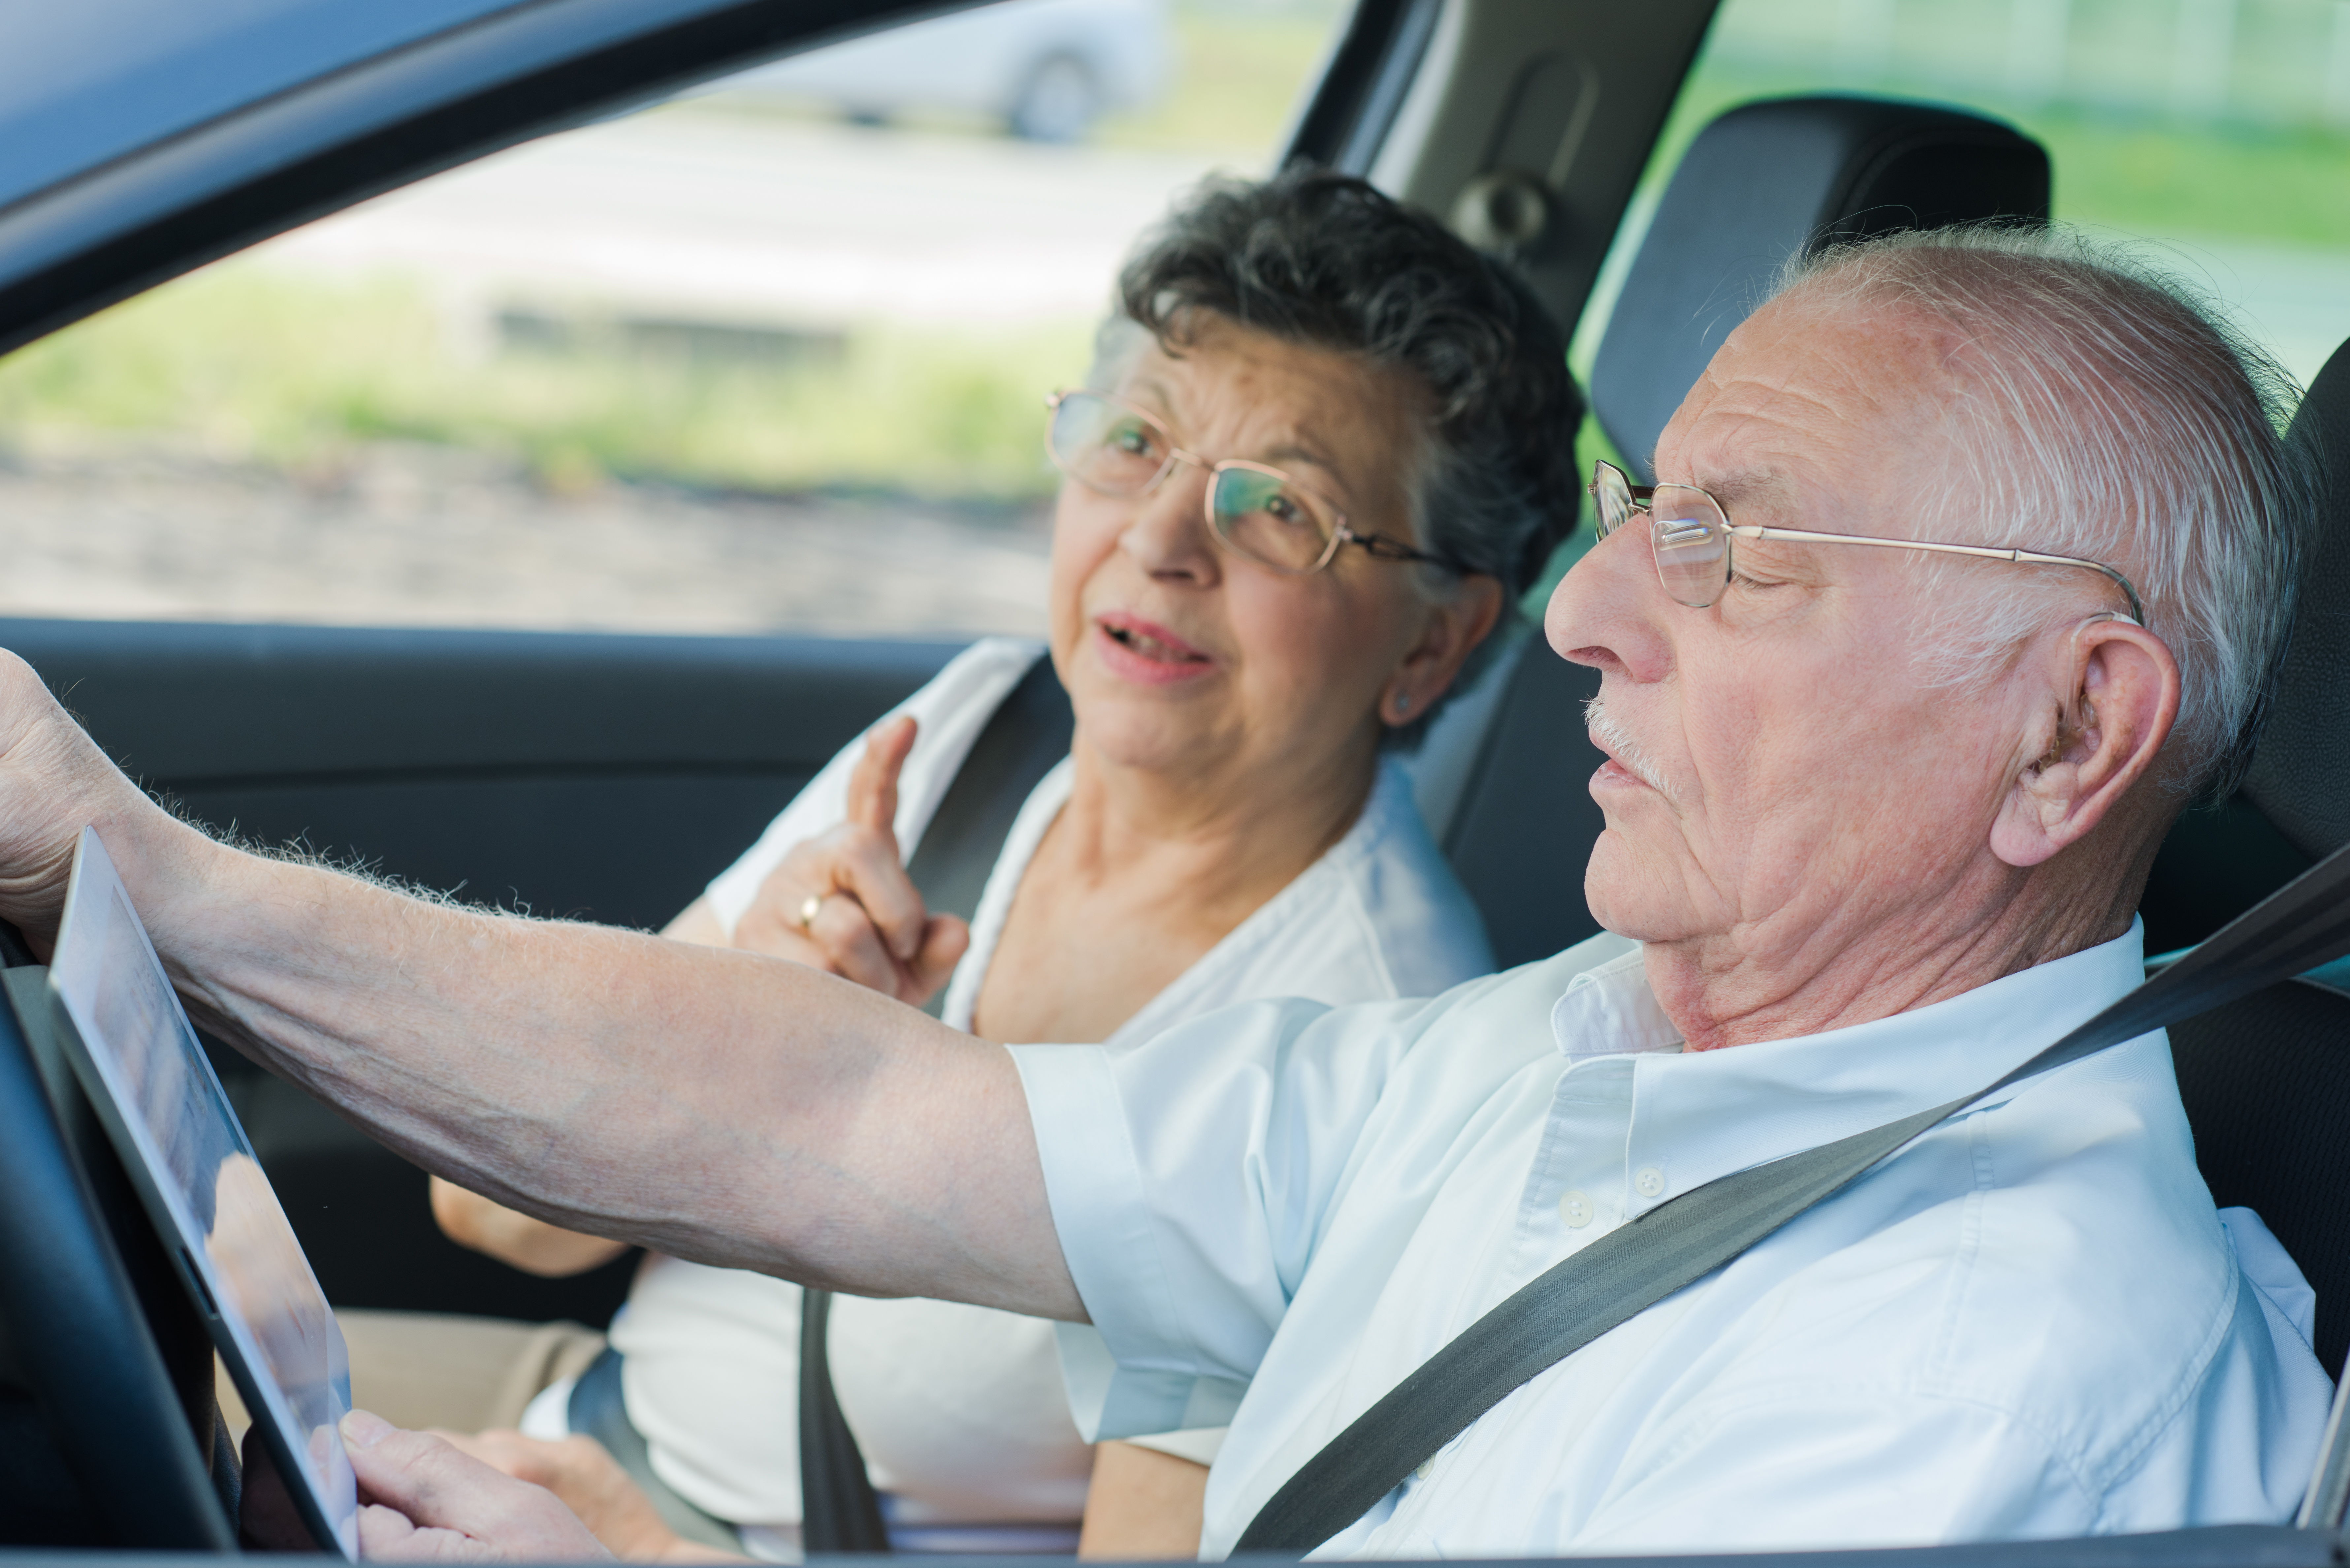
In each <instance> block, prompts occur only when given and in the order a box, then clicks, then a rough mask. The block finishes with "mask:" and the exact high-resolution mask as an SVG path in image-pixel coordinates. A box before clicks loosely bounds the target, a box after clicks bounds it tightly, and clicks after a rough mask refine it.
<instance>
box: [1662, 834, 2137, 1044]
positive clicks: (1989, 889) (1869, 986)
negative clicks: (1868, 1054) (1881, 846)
mask: <svg viewBox="0 0 2350 1568" xmlns="http://www.w3.org/2000/svg"><path fill="white" fill-rule="evenodd" d="M2158 844H2159V835H2153V836H2148V837H2147V839H2146V841H2145V843H2144V844H2143V846H2140V847H2138V848H2137V849H2135V850H2134V851H2132V852H2130V853H2128V854H2126V855H2115V856H2108V857H2102V858H2101V857H2090V856H2084V857H2081V858H2080V859H2078V860H2074V861H2069V862H2068V861H2067V860H2066V858H2065V857H2064V856H2059V857H2056V858H2055V859H2054V860H2052V861H2049V862H2046V863H2044V864H2043V865H2041V866H2038V867H2032V868H2031V869H2029V870H2023V871H2019V870H2017V869H2015V868H2013V867H2007V866H2003V865H2001V864H2000V863H1999V862H1997V861H1995V860H1992V859H1991V857H1988V856H1985V857H1981V859H1980V860H1979V861H1977V862H1975V863H1972V864H1970V865H1969V866H1967V867H1960V868H1957V871H1956V874H1955V875H1953V876H1952V877H1950V878H1949V879H1948V880H1947V881H1946V882H1945V883H1943V884H1941V885H1939V886H1934V887H1929V888H1903V889H1875V890H1871V889H1866V888H1860V889H1854V890H1852V891H1851V892H1850V893H1849V894H1848V895H1846V896H1843V897H1841V898H1839V899H1838V901H1837V903H1836V904H1835V908H1833V909H1830V910H1828V911H1826V912H1825V914H1824V916H1822V918H1818V919H1801V918H1800V917H1799V916H1796V915H1795V914H1794V912H1789V914H1788V915H1787V916H1783V917H1782V918H1780V919H1765V920H1759V921H1756V922H1754V923H1752V925H1749V926H1743V927H1739V928H1735V929H1731V930H1730V931H1727V932H1721V933H1710V934H1707V935H1702V936H1697V937H1691V938H1687V939H1683V940H1673V941H1653V942H1650V943H1648V945H1647V947H1646V950H1645V964H1646V970H1647V974H1648V985H1649V988H1650V990H1652V991H1653V992H1655V993H1656V997H1657V1001H1658V1003H1659V1005H1660V1006H1661V1007H1662V1008H1663V1009H1664V1011H1665V1013H1666V1015H1667V1016H1668V1017H1669V1018H1671V1019H1672V1020H1673V1022H1674V1023H1676V1024H1677V1025H1679V1028H1680V1030H1681V1035H1682V1038H1683V1039H1684V1040H1686V1041H1687V1042H1688V1043H1689V1048H1690V1050H1692V1051H1711V1050H1715V1049H1719V1048H1720V1047H1721V1046H1725V1045H1744V1044H1753V1043H1755V1042H1758V1041H1764V1040H1787V1039H1793V1038H1795V1037H1797V1036H1799V1035H1805V1034H1818V1033H1825V1032H1826V1031H1829V1030H1832V1029H1845V1028H1850V1027H1852V1026H1853V1025H1856V1024H1860V1023H1872V1022H1874V1021H1876V1020H1877V1019H1880V1018H1889V1017H1891V1016H1892V1015H1894V1014H1895V1013H1898V1012H1909V1011H1911V1010H1913V1009H1915V1008H1919V1007H1926V1006H1930V1005H1931V1004H1932V1003H1934V1002H1942V1001H1947V1000H1948V999H1949V998H1950V997H1953V996H1958V995H1960V994H1962V993H1964V992H1970V991H1972V990H1974V989H1976V988H1977V987H1978V986H1983V985H1988V984H1990V983H1991V981H1996V980H2001V979H2003V978H2005V977H2006V976H2008V975H2011V974H2016V973H2019V972H2021V971H2024V970H2027V969H2031V968H2033V967H2034V966H2035V965H2039V964H2043V963H2047V962H2049V961H2052V960H2054V959H2059V958H2064V957H2065V956H2067V955H2069V954H2072V953H2075V952H2079V951H2081V950H2084V949H2086V948H2091V947H2095V946H2096V945H2098V944H2099V943H2102V942H2108V941H2111V940H2114V939H2116V937H2119V936H2121V935H2122V934H2123V933H2124V932H2126V931H2127V930H2128V929H2129V926H2130V921H2131V919H2133V918H2134V917H2135V915H2136V913H2137V902H2138V898H2139V895H2140V894H2141V893H2142V892H2143V890H2144V888H2145V886H2146V877H2147V871H2148V869H2149V868H2150V867H2151V866H2152V864H2153V858H2154V850H2155V848H2156V847H2157V846H2158ZM2080 847H2082V848H2086V847H2087V846H2080ZM1871 891H1875V892H1876V893H1877V894H1878V895H1879V898H1880V899H1881V905H1880V907H1879V908H1878V909H1874V910H1872V909H1869V908H1868V907H1867V905H1866V900H1867V899H1868V897H1869V894H1870V893H1871Z"/></svg>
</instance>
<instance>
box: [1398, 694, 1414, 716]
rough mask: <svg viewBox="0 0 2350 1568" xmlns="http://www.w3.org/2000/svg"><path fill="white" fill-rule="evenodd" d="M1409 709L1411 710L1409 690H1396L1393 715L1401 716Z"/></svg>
mask: <svg viewBox="0 0 2350 1568" xmlns="http://www.w3.org/2000/svg"><path fill="white" fill-rule="evenodd" d="M1410 711H1411V693H1410V692H1409V691H1399V692H1397V693H1396V694H1395V716H1396V717H1397V718H1399V719H1400V718H1402V717H1403V716H1404V715H1405V714H1406V713H1409V712H1410Z"/></svg>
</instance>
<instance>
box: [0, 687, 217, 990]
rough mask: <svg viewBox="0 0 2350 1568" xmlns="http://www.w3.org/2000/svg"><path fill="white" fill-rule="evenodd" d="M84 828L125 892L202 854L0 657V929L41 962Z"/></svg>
mask: <svg viewBox="0 0 2350 1568" xmlns="http://www.w3.org/2000/svg"><path fill="white" fill-rule="evenodd" d="M92 825H94V826H96V827H97V828H98V830H99V833H100V834H102V835H103V836H105V838H106V843H107V848H108V849H109V851H110V852H111V853H112V854H113V856H114V859H115V864H116V866H117V867H120V869H121V870H122V872H123V876H124V877H125V879H126V880H129V881H130V882H131V884H132V886H133V887H134V888H135V887H137V886H138V885H139V880H140V877H139V873H140V871H141V870H142V869H145V868H148V867H149V866H150V864H151V862H152V860H153V859H154V857H156V856H158V855H159V854H160V855H162V856H165V857H169V856H170V855H171V854H172V852H173V850H174V849H175V848H177V849H188V850H201V849H202V848H203V846H205V840H204V839H203V836H202V835H201V834H198V833H197V832H195V830H193V829H192V828H190V827H187V826H184V825H182V824H181V823H178V822H175V821H174V820H173V819H172V817H171V815H169V814H168V813H166V812H165V811H164V810H163V809H162V808H161V807H160V806H158V805H156V804H155V803H154V802H153V801H151V800H149V799H148V798H147V797H146V795H145V794H141V793H140V789H139V786H138V785H136V784H132V783H131V782H130V780H129V779H128V778H126V777H124V776H123V774H122V773H121V770H120V769H119V768H117V767H116V766H115V765H114V764H113V763H111V762H109V761H108V760H107V757H106V753H103V752H101V751H99V749H98V745H97V743H96V742H93V741H92V740H91V739H90V738H89V737H88V735H87V734H85V733H83V732H82V728H81V726H80V725H78V724H77V723H75V722H73V719H72V718H71V717H70V716H69V715H68V713H67V712H66V711H65V710H64V709H63V708H61V707H59V706H58V705H57V700H56V699H55V698H53V697H51V696H50V695H49V691H48V688H47V687H46V686H44V685H43V684H42V683H41V678H40V677H39V676H38V675H36V674H35V673H34V672H33V668H32V666H31V665H28V664H26V662H25V661H24V660H23V659H18V658H17V657H16V655H15V654H13V653H5V652H0V919H4V920H6V921H8V922H9V923H11V924H12V925H14V926H16V928H17V929H19V930H21V931H23V932H24V933H25V937H26V940H27V941H29V942H30V943H31V944H32V947H33V950H34V951H35V952H36V953H38V954H40V955H41V956H42V957H44V958H46V957H47V955H48V951H49V945H50V943H51V942H52V941H54V940H56V937H57V921H58V920H59V919H61V918H62V917H63V915H64V913H65V902H66V878H67V875H68V872H69V871H70V870H71V869H72V866H73V854H74V846H75V845H76V843H77V842H78V840H79V838H80V834H81V829H82V828H83V827H84V826H92Z"/></svg>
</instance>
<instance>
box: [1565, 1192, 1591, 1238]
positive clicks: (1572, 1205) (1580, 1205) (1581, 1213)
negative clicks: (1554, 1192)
mask: <svg viewBox="0 0 2350 1568" xmlns="http://www.w3.org/2000/svg"><path fill="white" fill-rule="evenodd" d="M1558 1217H1559V1218H1560V1219H1562V1220H1565V1221H1566V1222H1567V1224H1568V1225H1569V1226H1570V1227H1571V1228H1573V1229H1575V1230H1577V1231H1580V1230H1582V1229H1583V1228H1584V1227H1585V1226H1586V1225H1588V1224H1590V1223H1591V1199H1588V1198H1586V1197H1585V1196H1584V1195H1583V1194H1582V1193H1580V1192H1562V1193H1560V1194H1559V1195H1558Z"/></svg>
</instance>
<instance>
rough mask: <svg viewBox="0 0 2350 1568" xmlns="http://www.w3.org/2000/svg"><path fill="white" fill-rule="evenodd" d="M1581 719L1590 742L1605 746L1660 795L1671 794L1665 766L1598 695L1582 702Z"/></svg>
mask: <svg viewBox="0 0 2350 1568" xmlns="http://www.w3.org/2000/svg"><path fill="white" fill-rule="evenodd" d="M1583 722H1585V723H1586V725H1588V726H1589V727H1590V730H1591V739H1592V743H1593V744H1595V745H1597V746H1599V747H1600V748H1601V749H1603V750H1605V751H1606V752H1607V753H1608V754H1609V755H1610V756H1612V757H1614V758H1615V759H1616V761H1617V763H1620V764H1622V765H1623V767H1624V768H1625V769H1627V771H1628V772H1629V773H1630V774H1632V776H1633V777H1635V778H1637V779H1638V780H1639V781H1640V782H1641V783H1642V784H1647V785H1648V787H1649V788H1650V789H1652V790H1655V791H1656V792H1657V793H1658V794H1660V795H1663V796H1664V797H1665V798H1666V799H1667V800H1670V799H1672V798H1673V789H1672V786H1671V785H1670V784H1667V783H1666V782H1665V770H1664V769H1662V768H1660V767H1659V766H1658V765H1657V761H1656V759H1655V758H1654V757H1651V756H1650V755H1648V753H1647V752H1645V751H1643V750H1641V749H1640V742H1638V741H1636V740H1634V739H1633V738H1632V732H1630V731H1629V730H1627V729H1626V728H1624V726H1623V725H1622V724H1620V723H1618V722H1617V721H1616V718H1615V716H1614V715H1613V714H1611V713H1609V712H1608V711H1607V708H1606V707H1605V706H1604V705H1603V704H1602V702H1601V701H1600V699H1598V698H1596V697H1594V698H1591V699H1590V700H1588V701H1586V702H1585V703H1584V704H1583Z"/></svg>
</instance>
